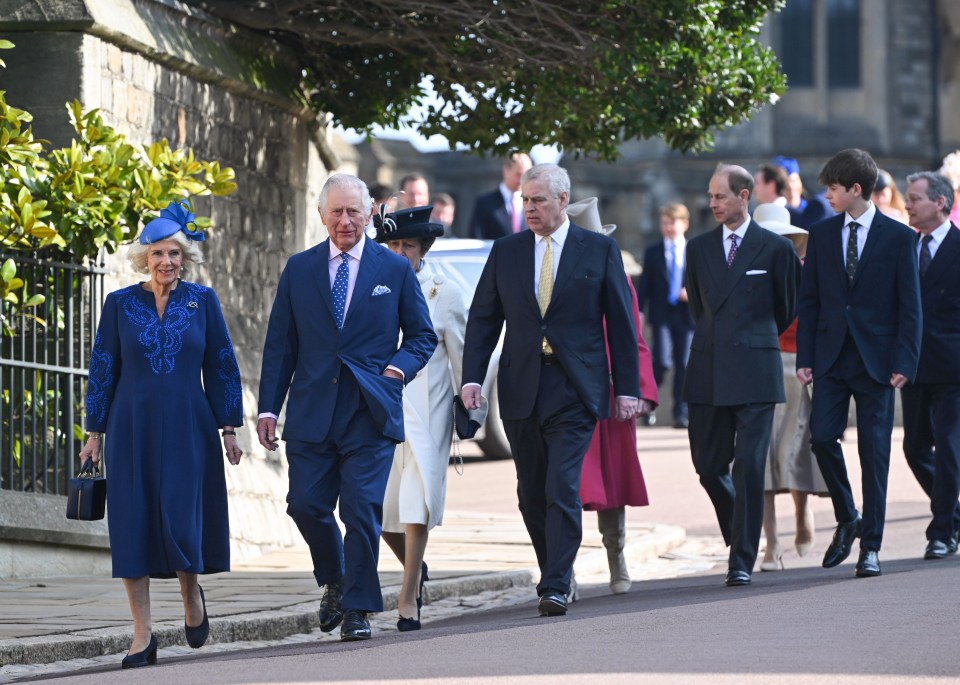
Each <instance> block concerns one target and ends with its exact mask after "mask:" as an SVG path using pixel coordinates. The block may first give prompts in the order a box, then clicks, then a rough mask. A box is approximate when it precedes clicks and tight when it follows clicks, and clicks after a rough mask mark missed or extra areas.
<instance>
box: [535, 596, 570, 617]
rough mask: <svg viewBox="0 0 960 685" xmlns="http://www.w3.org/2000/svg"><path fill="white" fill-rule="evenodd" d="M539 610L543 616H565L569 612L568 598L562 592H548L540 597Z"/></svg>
mask: <svg viewBox="0 0 960 685" xmlns="http://www.w3.org/2000/svg"><path fill="white" fill-rule="evenodd" d="M537 611H539V612H540V615H541V616H563V615H564V614H566V613H567V598H566V597H564V596H563V593H561V592H548V593H547V594H545V595H542V596H541V597H540V604H539V605H538V606H537Z"/></svg>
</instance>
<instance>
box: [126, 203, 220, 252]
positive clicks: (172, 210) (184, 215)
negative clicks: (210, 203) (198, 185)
mask: <svg viewBox="0 0 960 685" xmlns="http://www.w3.org/2000/svg"><path fill="white" fill-rule="evenodd" d="M190 209H191V207H190V201H189V200H179V201H176V200H175V201H173V202H171V203H170V204H168V205H167V208H166V209H161V210H160V216H158V217H157V218H156V219H154V220H153V221H151V222H150V223H148V224H147V225H146V226H144V227H143V231H142V232H141V233H140V244H141V245H149V244H151V243H155V242H157V241H158V240H164V239H166V238H169V237H170V236H172V235H173V234H174V233H176V232H177V231H183V233H184V235H186V236H187V237H188V238H189V239H190V240H197V241H203V240H206V236H204V234H203V231H201V230H200V227H199V226H197V224H196V217H194V216H193V212H192V211H190Z"/></svg>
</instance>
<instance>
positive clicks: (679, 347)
mask: <svg viewBox="0 0 960 685" xmlns="http://www.w3.org/2000/svg"><path fill="white" fill-rule="evenodd" d="M689 227H690V212H689V211H688V210H687V208H686V207H685V206H684V205H682V204H680V203H678V202H672V203H669V204H666V205H664V206H663V207H661V209H660V234H661V235H662V236H663V240H659V241H657V242H656V243H654V244H653V245H651V246H650V247H648V248H647V251H646V253H645V254H644V256H643V272H642V273H641V274H640V283H639V285H638V286H637V301H638V303H639V305H640V311H644V310H646V311H647V320H648V321H649V322H650V327H651V328H652V329H653V350H652V352H653V375H654V378H655V379H656V381H657V387H659V386H660V384H661V383H663V378H664V376H665V375H666V372H667V371H668V370H669V369H670V368H673V425H674V428H686V427H687V425H688V424H689V418H688V414H687V403H686V402H684V401H683V381H684V378H685V377H686V372H687V358H688V357H689V356H690V341H691V340H692V339H693V319H692V318H690V309H689V308H688V306H687V291H686V290H685V289H684V287H683V275H684V272H685V270H686V259H685V257H684V253H685V252H686V247H687V241H686V237H685V235H684V234H685V233H686V232H687V229H688V228H689ZM652 419H653V414H650V415H649V420H648V419H647V417H644V419H641V420H643V421H644V423H646V424H647V425H652V423H653V420H652Z"/></svg>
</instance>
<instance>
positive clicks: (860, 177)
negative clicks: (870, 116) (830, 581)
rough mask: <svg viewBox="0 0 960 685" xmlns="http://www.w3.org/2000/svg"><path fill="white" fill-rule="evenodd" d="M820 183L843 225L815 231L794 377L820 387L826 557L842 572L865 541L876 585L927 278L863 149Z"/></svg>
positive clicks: (864, 557) (860, 570)
mask: <svg viewBox="0 0 960 685" xmlns="http://www.w3.org/2000/svg"><path fill="white" fill-rule="evenodd" d="M819 180H820V183H822V184H823V185H825V186H827V191H826V198H827V200H828V201H829V203H830V206H831V208H832V209H833V210H834V211H836V212H837V214H838V216H835V217H832V218H830V219H826V220H825V221H821V222H819V223H816V224H814V225H813V226H811V227H810V233H809V238H808V241H807V256H806V261H805V262H804V265H803V275H802V278H801V282H800V297H799V323H798V327H797V378H798V379H799V380H800V382H801V383H803V384H804V385H806V384H809V383H810V382H812V381H815V382H814V384H813V409H812V413H811V416H810V444H811V447H812V449H813V453H814V454H815V455H816V456H817V463H818V464H819V465H820V471H821V472H822V473H823V478H824V480H825V481H826V483H827V488H828V489H829V491H830V497H831V499H832V500H833V510H834V514H835V515H836V519H837V529H836V531H835V533H834V536H833V541H832V542H831V543H830V546H829V547H828V548H827V552H826V554H825V555H824V557H823V566H824V568H831V567H833V566H836V565H837V564H839V563H840V562H842V561H843V560H844V559H846V558H847V556H849V555H850V551H851V549H852V547H853V541H854V539H856V538H858V537H859V538H860V558H859V560H858V561H857V567H856V576H857V577H858V578H864V577H870V576H879V575H880V561H879V558H878V556H877V553H878V552H879V551H880V544H881V542H882V540H883V522H884V516H885V513H886V504H887V502H886V499H887V475H888V472H889V469H890V434H891V432H892V430H893V411H894V401H895V389H896V388H902V387H903V386H904V385H906V383H907V382H908V381H910V380H912V379H913V377H914V375H915V374H916V372H917V360H918V357H919V355H920V318H921V315H920V278H919V275H918V270H917V238H916V233H915V232H914V231H913V230H911V229H910V228H909V227H908V226H905V225H903V224H901V223H900V222H898V221H894V220H893V219H890V218H889V217H886V216H884V215H883V214H881V213H880V212H878V211H877V208H876V207H875V206H874V205H873V203H872V202H871V201H870V194H871V193H872V192H873V186H874V184H875V183H876V180H877V165H876V163H875V162H874V161H873V158H872V157H870V155H869V154H868V153H866V152H864V151H863V150H858V149H849V150H843V151H841V152H838V153H837V154H836V155H834V156H833V157H832V158H831V159H830V160H829V161H828V162H827V163H826V165H825V166H824V167H823V169H822V170H821V172H820V177H819ZM851 397H853V398H854V400H855V401H856V405H857V436H858V448H859V452H860V467H861V469H862V473H863V478H862V483H863V516H862V517H861V516H860V514H859V513H858V512H857V509H856V506H855V504H854V501H853V491H852V490H851V487H850V481H849V480H848V478H847V469H846V466H845V464H844V461H843V452H842V451H841V449H840V436H841V435H842V434H843V431H844V428H845V427H846V425H847V413H848V411H849V406H850V398H851Z"/></svg>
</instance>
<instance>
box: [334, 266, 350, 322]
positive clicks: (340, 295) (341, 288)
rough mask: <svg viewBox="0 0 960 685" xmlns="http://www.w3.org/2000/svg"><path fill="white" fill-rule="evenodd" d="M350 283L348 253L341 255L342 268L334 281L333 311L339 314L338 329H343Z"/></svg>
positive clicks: (339, 268) (338, 270)
mask: <svg viewBox="0 0 960 685" xmlns="http://www.w3.org/2000/svg"><path fill="white" fill-rule="evenodd" d="M349 282H350V266H349V265H348V264H347V253H346V252H341V253H340V266H338V267H337V277H336V278H334V279H333V309H334V311H335V312H336V314H337V328H343V312H344V310H345V309H346V307H347V284H348V283H349Z"/></svg>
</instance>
